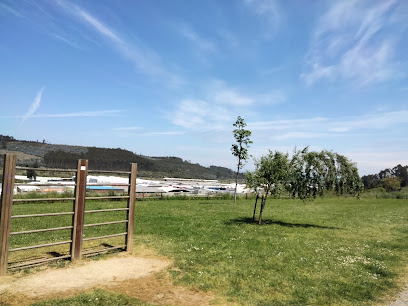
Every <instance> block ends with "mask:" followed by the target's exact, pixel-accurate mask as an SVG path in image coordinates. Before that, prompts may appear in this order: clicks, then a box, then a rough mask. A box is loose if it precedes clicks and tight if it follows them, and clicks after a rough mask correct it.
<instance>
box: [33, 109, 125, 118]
mask: <svg viewBox="0 0 408 306" xmlns="http://www.w3.org/2000/svg"><path fill="white" fill-rule="evenodd" d="M122 112H124V111H123V110H101V111H84V112H77V113H66V114H42V115H40V114H38V115H34V116H32V117H35V118H64V117H116V116H119V114H120V113H122Z"/></svg>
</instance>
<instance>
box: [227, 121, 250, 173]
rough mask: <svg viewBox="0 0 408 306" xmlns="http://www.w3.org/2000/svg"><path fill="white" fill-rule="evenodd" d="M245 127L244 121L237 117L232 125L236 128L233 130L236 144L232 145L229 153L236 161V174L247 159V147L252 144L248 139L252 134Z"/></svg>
mask: <svg viewBox="0 0 408 306" xmlns="http://www.w3.org/2000/svg"><path fill="white" fill-rule="evenodd" d="M246 125H247V124H246V123H245V120H244V119H243V118H241V117H240V116H238V117H237V121H236V122H235V123H234V124H233V126H235V127H236V129H235V130H233V134H234V138H235V141H236V143H235V144H232V146H231V151H232V155H234V156H235V157H236V158H237V159H238V163H237V166H238V172H239V169H240V168H241V167H242V166H243V165H245V162H246V161H247V160H248V158H249V154H248V147H249V145H250V144H251V143H252V141H251V140H250V138H249V137H250V136H251V134H252V133H251V131H249V130H246V129H245V127H246Z"/></svg>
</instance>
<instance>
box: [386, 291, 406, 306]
mask: <svg viewBox="0 0 408 306" xmlns="http://www.w3.org/2000/svg"><path fill="white" fill-rule="evenodd" d="M389 306H408V286H407V287H406V288H405V290H404V291H402V292H401V294H400V295H399V296H398V298H397V299H396V300H395V301H394V302H392V303H390V304H389Z"/></svg>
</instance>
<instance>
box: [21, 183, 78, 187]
mask: <svg viewBox="0 0 408 306" xmlns="http://www.w3.org/2000/svg"><path fill="white" fill-rule="evenodd" d="M15 186H41V187H75V184H72V183H68V184H61V183H52V182H50V183H35V182H33V183H30V184H27V183H16V184H15Z"/></svg>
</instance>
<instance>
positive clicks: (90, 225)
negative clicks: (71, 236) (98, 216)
mask: <svg viewBox="0 0 408 306" xmlns="http://www.w3.org/2000/svg"><path fill="white" fill-rule="evenodd" d="M127 222H128V220H121V221H112V222H102V223H93V224H84V227H92V226H100V225H109V224H118V223H127Z"/></svg>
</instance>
